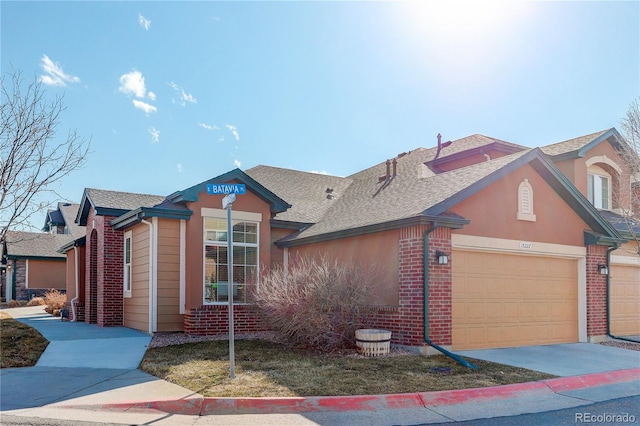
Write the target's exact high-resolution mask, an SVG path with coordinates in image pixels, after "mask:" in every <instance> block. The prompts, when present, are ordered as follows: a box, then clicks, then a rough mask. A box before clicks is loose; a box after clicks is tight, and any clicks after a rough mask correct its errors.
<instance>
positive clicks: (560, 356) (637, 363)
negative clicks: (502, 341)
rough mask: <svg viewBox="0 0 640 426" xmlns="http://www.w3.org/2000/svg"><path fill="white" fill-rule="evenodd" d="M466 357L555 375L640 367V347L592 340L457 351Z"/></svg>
mask: <svg viewBox="0 0 640 426" xmlns="http://www.w3.org/2000/svg"><path fill="white" fill-rule="evenodd" d="M456 353H457V354H459V355H461V356H463V357H465V358H475V359H481V360H485V361H492V362H497V363H500V364H506V365H512V366H515V367H523V368H527V369H529V370H535V371H541V372H543V373H548V374H554V375H556V376H561V377H566V376H579V375H583V374H591V373H602V372H605V371H614V370H625V369H629V368H638V367H640V351H632V350H628V349H622V348H616V347H612V346H605V345H599V344H595V343H565V344H560V345H544V346H523V347H517V348H500V349H480V350H472V351H459V352H456Z"/></svg>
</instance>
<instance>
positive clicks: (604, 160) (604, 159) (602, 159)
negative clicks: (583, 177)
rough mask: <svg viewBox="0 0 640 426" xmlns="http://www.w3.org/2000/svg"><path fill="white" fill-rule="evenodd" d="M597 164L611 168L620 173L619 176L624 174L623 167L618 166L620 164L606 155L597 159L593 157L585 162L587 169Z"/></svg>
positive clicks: (597, 156)
mask: <svg viewBox="0 0 640 426" xmlns="http://www.w3.org/2000/svg"><path fill="white" fill-rule="evenodd" d="M597 163H604V164H606V165H608V166H611V167H613V169H614V170H615V171H616V172H618V174H619V175H621V174H622V167H620V166H618V164H617V163H616V162H615V161H613V160H612V159H611V158H609V157H607V156H606V155H596V156H595V157H591V158H589V159H588V160H587V161H585V162H584V164H585V165H586V166H587V167H591V166H593V165H594V164H597Z"/></svg>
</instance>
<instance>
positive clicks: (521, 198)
mask: <svg viewBox="0 0 640 426" xmlns="http://www.w3.org/2000/svg"><path fill="white" fill-rule="evenodd" d="M516 218H517V219H518V220H526V221H529V222H535V221H536V215H535V214H534V213H533V188H532V187H531V184H530V183H529V180H528V179H525V180H523V181H522V182H520V185H519V186H518V213H517V215H516Z"/></svg>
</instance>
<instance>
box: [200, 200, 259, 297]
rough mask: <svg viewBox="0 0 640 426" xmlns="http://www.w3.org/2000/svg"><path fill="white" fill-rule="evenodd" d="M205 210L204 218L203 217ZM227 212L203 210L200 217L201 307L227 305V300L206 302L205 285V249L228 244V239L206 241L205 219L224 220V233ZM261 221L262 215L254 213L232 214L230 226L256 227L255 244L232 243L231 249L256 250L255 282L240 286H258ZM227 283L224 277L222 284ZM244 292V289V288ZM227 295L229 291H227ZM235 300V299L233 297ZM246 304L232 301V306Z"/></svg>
mask: <svg viewBox="0 0 640 426" xmlns="http://www.w3.org/2000/svg"><path fill="white" fill-rule="evenodd" d="M205 210H206V214H207V215H206V216H205ZM226 214H227V212H226V210H218V209H203V216H202V239H203V247H202V303H203V305H227V304H228V303H229V301H228V300H224V301H214V302H210V301H207V284H208V282H209V281H208V280H207V247H227V249H228V247H229V243H228V239H227V241H216V240H208V239H207V225H206V222H207V219H218V220H224V221H225V227H224V233H226V230H227V228H226V226H227V225H226V219H227V216H226ZM261 219H262V215H261V214H256V213H248V212H232V219H231V221H232V226H233V225H235V224H237V223H239V222H244V223H250V224H253V225H256V232H257V236H256V242H255V243H240V242H235V241H234V242H233V247H234V248H235V247H255V249H256V265H255V267H256V282H255V283H252V284H246V283H245V284H242V285H245V286H246V285H256V286H257V285H258V277H259V276H260V222H261ZM226 281H227V278H226V277H225V280H224V282H226ZM221 282H222V281H221ZM227 286H228V287H231V288H233V286H229V284H228V283H227ZM245 291H246V288H245ZM227 293H229V289H227ZM232 297H233V293H232ZM234 299H235V297H234ZM245 300H246V293H245ZM244 304H247V302H246V301H241V302H240V301H237V302H236V301H234V305H244Z"/></svg>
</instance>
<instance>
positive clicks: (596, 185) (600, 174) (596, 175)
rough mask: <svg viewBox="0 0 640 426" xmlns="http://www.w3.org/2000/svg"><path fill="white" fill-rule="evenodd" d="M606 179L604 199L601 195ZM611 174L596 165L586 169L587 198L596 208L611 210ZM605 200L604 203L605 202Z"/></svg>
mask: <svg viewBox="0 0 640 426" xmlns="http://www.w3.org/2000/svg"><path fill="white" fill-rule="evenodd" d="M605 181H606V185H607V186H606V191H607V193H606V199H605V198H604V197H603V195H604V193H603V189H604V186H603V183H604V182H605ZM611 181H612V179H611V175H610V174H609V173H607V172H605V171H604V170H603V169H602V168H600V167H598V166H590V167H589V168H588V169H587V198H588V200H589V202H590V203H591V204H593V206H594V207H595V208H597V209H601V210H611V209H612V206H611V204H612V199H611ZM605 201H606V205H605V203H604V202H605Z"/></svg>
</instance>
